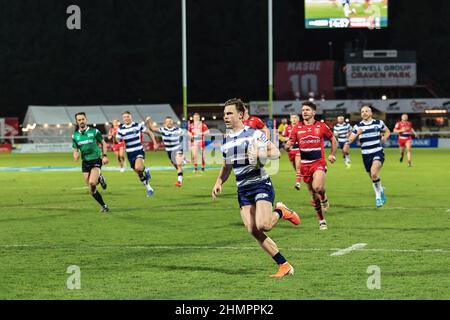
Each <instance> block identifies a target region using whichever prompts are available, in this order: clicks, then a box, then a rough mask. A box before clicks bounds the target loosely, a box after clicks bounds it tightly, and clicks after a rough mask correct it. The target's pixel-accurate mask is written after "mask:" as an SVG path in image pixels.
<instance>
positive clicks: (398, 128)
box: [394, 122, 403, 133]
mask: <svg viewBox="0 0 450 320" xmlns="http://www.w3.org/2000/svg"><path fill="white" fill-rule="evenodd" d="M402 132H403V129H402V128H401V127H400V124H399V123H398V122H397V123H396V124H395V127H394V133H402Z"/></svg>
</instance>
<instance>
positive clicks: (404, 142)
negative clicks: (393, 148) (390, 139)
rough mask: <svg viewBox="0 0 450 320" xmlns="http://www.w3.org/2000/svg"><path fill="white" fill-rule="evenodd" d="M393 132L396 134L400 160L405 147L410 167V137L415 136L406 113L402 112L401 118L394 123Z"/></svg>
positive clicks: (401, 160)
mask: <svg viewBox="0 0 450 320" xmlns="http://www.w3.org/2000/svg"><path fill="white" fill-rule="evenodd" d="M394 133H397V134H398V146H399V148H400V162H403V156H404V154H405V148H406V158H407V159H408V166H409V167H411V165H412V164H411V146H412V137H417V134H416V132H415V131H414V129H413V125H412V122H411V121H408V115H407V114H406V113H404V114H402V120H401V121H399V122H397V123H396V124H395V128H394Z"/></svg>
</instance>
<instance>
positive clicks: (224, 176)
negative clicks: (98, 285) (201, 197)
mask: <svg viewBox="0 0 450 320" xmlns="http://www.w3.org/2000/svg"><path fill="white" fill-rule="evenodd" d="M232 169H233V166H232V165H231V164H227V163H226V162H225V161H224V163H223V166H222V168H221V169H220V173H219V176H218V177H217V180H216V183H215V184H214V187H213V189H212V193H211V196H212V198H213V200H215V199H216V198H217V196H218V195H219V194H221V193H222V185H223V184H224V183H225V182H226V181H227V180H228V177H229V176H230V173H231V170H232Z"/></svg>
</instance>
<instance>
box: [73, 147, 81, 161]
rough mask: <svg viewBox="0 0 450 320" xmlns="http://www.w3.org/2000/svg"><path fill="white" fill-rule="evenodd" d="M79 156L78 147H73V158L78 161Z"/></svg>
mask: <svg viewBox="0 0 450 320" xmlns="http://www.w3.org/2000/svg"><path fill="white" fill-rule="evenodd" d="M79 158H80V152H79V151H78V149H73V160H74V161H78V159H79Z"/></svg>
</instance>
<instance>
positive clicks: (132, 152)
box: [116, 111, 158, 197]
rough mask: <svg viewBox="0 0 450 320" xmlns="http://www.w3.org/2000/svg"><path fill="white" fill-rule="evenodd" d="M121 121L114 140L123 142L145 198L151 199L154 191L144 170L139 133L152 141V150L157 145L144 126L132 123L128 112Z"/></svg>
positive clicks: (143, 153)
mask: <svg viewBox="0 0 450 320" xmlns="http://www.w3.org/2000/svg"><path fill="white" fill-rule="evenodd" d="M122 120H123V124H121V125H120V126H119V130H117V135H116V138H117V140H118V141H119V142H121V141H124V142H125V151H126V153H127V157H128V161H129V162H130V166H131V168H132V169H133V170H134V171H135V172H136V174H137V175H138V177H139V180H140V181H141V182H142V183H143V184H144V185H145V187H146V189H147V197H151V196H152V195H153V192H154V190H153V189H152V187H151V186H150V179H151V177H150V171H149V170H146V169H145V165H144V159H145V151H144V148H143V146H142V141H141V133H142V132H144V133H146V134H147V135H148V136H149V137H150V138H151V139H152V141H153V146H154V150H157V149H158V143H157V142H156V139H155V135H154V134H153V132H152V131H150V130H149V129H147V128H146V127H145V126H143V125H141V124H139V123H136V122H133V118H132V117H131V113H130V112H129V111H124V112H122Z"/></svg>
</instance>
